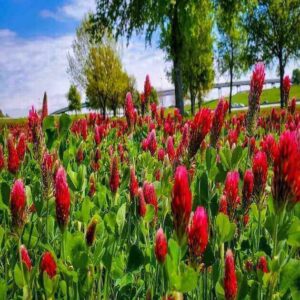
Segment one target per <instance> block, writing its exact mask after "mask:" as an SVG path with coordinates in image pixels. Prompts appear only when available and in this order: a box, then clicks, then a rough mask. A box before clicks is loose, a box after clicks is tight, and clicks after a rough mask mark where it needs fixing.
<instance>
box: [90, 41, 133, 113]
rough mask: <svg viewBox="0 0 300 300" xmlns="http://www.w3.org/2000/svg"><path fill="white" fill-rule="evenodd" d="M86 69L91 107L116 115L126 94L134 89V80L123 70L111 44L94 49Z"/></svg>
mask: <svg viewBox="0 0 300 300" xmlns="http://www.w3.org/2000/svg"><path fill="white" fill-rule="evenodd" d="M88 64H89V68H87V69H86V77H87V88H86V96H87V99H88V103H89V106H90V107H91V108H95V109H101V110H102V113H103V114H104V115H106V109H107V108H110V109H112V110H113V112H114V114H116V110H117V108H118V107H119V106H122V104H123V101H124V99H125V95H126V93H127V92H128V91H129V90H131V89H133V87H132V79H130V77H129V76H128V74H127V73H126V72H125V71H124V70H123V68H122V63H121V60H120V57H119V56H118V54H117V52H116V51H115V50H114V49H113V48H112V47H111V45H109V44H102V45H100V46H98V47H96V48H92V49H91V51H90V55H89V60H88Z"/></svg>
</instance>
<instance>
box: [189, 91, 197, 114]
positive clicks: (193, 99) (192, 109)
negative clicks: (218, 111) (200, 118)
mask: <svg viewBox="0 0 300 300" xmlns="http://www.w3.org/2000/svg"><path fill="white" fill-rule="evenodd" d="M190 96H191V113H192V115H194V114H195V100H196V95H195V93H193V91H192V88H190Z"/></svg>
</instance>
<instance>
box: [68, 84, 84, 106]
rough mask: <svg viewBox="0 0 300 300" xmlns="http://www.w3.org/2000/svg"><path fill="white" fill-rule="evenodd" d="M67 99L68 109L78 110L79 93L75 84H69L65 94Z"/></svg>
mask: <svg viewBox="0 0 300 300" xmlns="http://www.w3.org/2000/svg"><path fill="white" fill-rule="evenodd" d="M67 99H68V102H69V109H70V110H75V111H79V110H81V95H80V93H79V91H78V89H77V87H76V85H74V84H71V85H70V88H69V91H68V94H67Z"/></svg>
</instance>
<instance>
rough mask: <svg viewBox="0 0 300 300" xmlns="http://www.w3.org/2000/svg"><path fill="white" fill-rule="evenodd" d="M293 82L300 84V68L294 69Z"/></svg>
mask: <svg viewBox="0 0 300 300" xmlns="http://www.w3.org/2000/svg"><path fill="white" fill-rule="evenodd" d="M292 82H293V84H300V69H294V70H293V75H292Z"/></svg>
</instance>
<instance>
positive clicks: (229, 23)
mask: <svg viewBox="0 0 300 300" xmlns="http://www.w3.org/2000/svg"><path fill="white" fill-rule="evenodd" d="M215 5H216V21H217V22H216V23H217V27H218V43H217V49H218V59H217V61H218V67H219V71H220V74H221V75H223V74H225V73H227V72H228V74H229V78H230V85H229V113H231V107H232V105H231V102H232V82H233V78H234V77H238V76H239V75H240V73H241V72H243V71H245V70H246V67H247V64H246V63H245V55H244V52H245V47H244V46H243V45H245V43H246V32H245V28H244V27H243V26H242V16H243V10H244V7H243V3H242V1H240V0H216V1H215Z"/></svg>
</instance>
